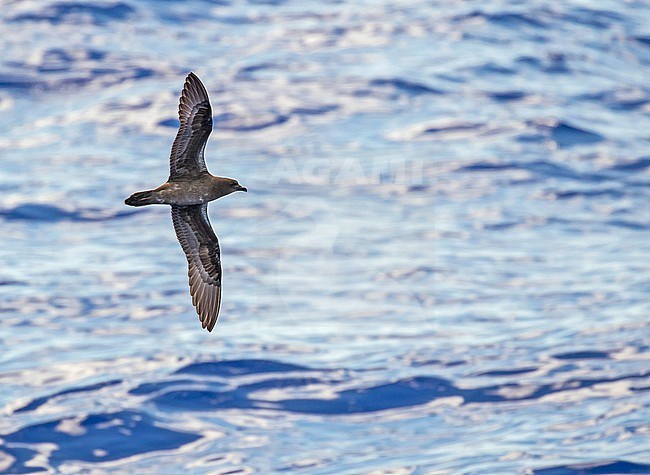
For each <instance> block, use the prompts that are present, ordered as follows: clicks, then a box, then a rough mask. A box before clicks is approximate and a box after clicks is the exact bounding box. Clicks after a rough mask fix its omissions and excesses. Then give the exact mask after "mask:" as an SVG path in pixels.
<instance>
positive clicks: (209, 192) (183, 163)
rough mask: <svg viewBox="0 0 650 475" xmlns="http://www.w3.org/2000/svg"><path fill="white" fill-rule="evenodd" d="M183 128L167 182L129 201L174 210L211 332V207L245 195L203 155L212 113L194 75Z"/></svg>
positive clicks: (217, 302) (215, 279) (214, 310)
mask: <svg viewBox="0 0 650 475" xmlns="http://www.w3.org/2000/svg"><path fill="white" fill-rule="evenodd" d="M178 115H179V118H180V127H179V129H178V134H177V135H176V139H175V140H174V144H173V145H172V151H171V156H170V159H169V165H170V174H169V179H168V180H167V181H166V182H165V183H163V184H162V185H160V186H159V187H158V188H156V189H153V190H147V191H139V192H136V193H133V194H132V195H131V196H129V197H128V198H127V199H126V200H125V203H126V204H127V205H130V206H145V205H150V204H166V205H171V207H172V222H173V224H174V231H175V232H176V237H177V238H178V241H179V242H180V244H181V247H182V248H183V251H184V252H185V255H186V257H187V262H188V276H189V279H190V294H191V295H192V303H193V304H194V306H195V307H196V311H197V313H198V315H199V320H201V325H202V326H203V328H206V329H207V330H208V331H212V329H213V328H214V325H215V323H216V322H217V317H218V316H219V308H220V306H221V274H222V272H221V257H220V251H219V241H218V240H217V236H216V235H215V233H214V231H213V230H212V227H211V226H210V220H209V219H208V211H207V209H208V208H207V205H208V203H209V202H210V201H214V200H216V199H217V198H221V197H222V196H226V195H229V194H230V193H233V192H235V191H247V190H246V188H244V187H243V186H241V185H240V184H239V183H238V182H237V180H233V179H232V178H225V177H220V176H214V175H211V174H210V173H209V172H208V169H207V167H206V166H205V158H204V150H205V144H206V142H207V140H208V136H209V135H210V132H211V131H212V108H211V107H210V100H209V98H208V93H207V91H206V90H205V87H204V86H203V84H202V83H201V80H200V79H199V78H198V77H197V76H196V75H195V74H194V73H190V74H189V75H188V76H187V79H186V80H185V87H184V88H183V92H182V94H181V99H180V103H179V106H178Z"/></svg>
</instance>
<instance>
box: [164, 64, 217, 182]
mask: <svg viewBox="0 0 650 475" xmlns="http://www.w3.org/2000/svg"><path fill="white" fill-rule="evenodd" d="M178 118H179V119H180V122H181V124H180V127H179V128H178V133H177V134H176V139H174V144H173V145H172V152H171V156H170V157H169V179H170V180H171V179H174V178H182V177H188V178H192V177H195V176H197V175H198V174H200V173H201V172H204V171H207V168H206V166H205V159H204V157H203V151H204V150H205V144H206V142H207V141H208V137H209V135H210V132H212V107H210V99H209V98H208V92H207V91H206V90H205V86H204V85H203V83H202V82H201V80H200V79H199V78H198V77H197V76H196V74H194V73H190V74H188V76H187V78H186V79H185V87H183V92H182V93H181V99H180V102H179V104H178Z"/></svg>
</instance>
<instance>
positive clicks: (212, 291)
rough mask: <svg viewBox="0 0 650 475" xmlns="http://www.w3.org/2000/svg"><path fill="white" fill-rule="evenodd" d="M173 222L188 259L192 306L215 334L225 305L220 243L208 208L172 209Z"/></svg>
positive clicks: (180, 207) (205, 325) (179, 207)
mask: <svg viewBox="0 0 650 475" xmlns="http://www.w3.org/2000/svg"><path fill="white" fill-rule="evenodd" d="M172 221H173V223H174V231H176V237H177V238H178V241H179V242H180V243H181V247H182V248H183V251H185V255H186V256H187V264H188V271H187V275H188V276H189V278H190V294H191V295H192V303H193V304H194V306H195V307H196V313H198V314H199V320H201V326H202V327H203V328H207V330H208V331H212V329H213V328H214V324H215V323H217V317H218V316H219V307H220V306H221V258H220V256H219V241H218V240H217V236H216V234H215V233H214V231H213V230H212V226H210V220H209V219H208V205H207V203H206V204H203V205H193V206H172Z"/></svg>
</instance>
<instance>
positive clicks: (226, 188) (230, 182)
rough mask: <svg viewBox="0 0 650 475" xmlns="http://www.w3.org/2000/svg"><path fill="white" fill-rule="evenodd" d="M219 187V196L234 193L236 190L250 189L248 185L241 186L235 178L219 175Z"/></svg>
mask: <svg viewBox="0 0 650 475" xmlns="http://www.w3.org/2000/svg"><path fill="white" fill-rule="evenodd" d="M217 189H218V192H219V196H226V195H229V194H230V193H234V192H235V191H244V192H247V191H248V190H247V189H246V187H245V186H241V185H240V184H239V182H238V181H237V180H235V179H233V178H222V177H219V181H218V182H217Z"/></svg>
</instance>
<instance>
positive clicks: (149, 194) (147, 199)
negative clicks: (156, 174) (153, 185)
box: [124, 190, 160, 206]
mask: <svg viewBox="0 0 650 475" xmlns="http://www.w3.org/2000/svg"><path fill="white" fill-rule="evenodd" d="M124 203H126V204H127V205H129V206H145V205H153V204H159V203H160V199H159V198H158V197H157V196H155V195H154V190H147V191H138V192H136V193H133V194H132V195H131V196H129V197H128V198H127V199H126V200H124Z"/></svg>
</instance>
